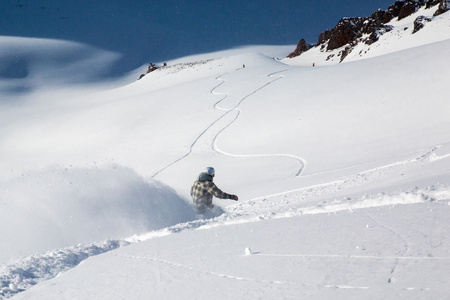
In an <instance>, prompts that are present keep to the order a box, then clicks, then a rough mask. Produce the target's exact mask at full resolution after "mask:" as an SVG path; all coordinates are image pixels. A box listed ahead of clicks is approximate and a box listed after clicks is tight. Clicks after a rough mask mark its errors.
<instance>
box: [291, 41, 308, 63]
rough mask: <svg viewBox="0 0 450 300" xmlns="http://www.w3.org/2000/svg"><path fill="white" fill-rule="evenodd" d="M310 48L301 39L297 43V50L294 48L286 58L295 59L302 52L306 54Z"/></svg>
mask: <svg viewBox="0 0 450 300" xmlns="http://www.w3.org/2000/svg"><path fill="white" fill-rule="evenodd" d="M311 48H312V46H311V45H309V44H307V43H306V41H305V40H304V39H301V40H300V42H298V45H297V48H295V50H294V52H292V53H291V54H289V55H288V56H287V57H288V58H293V57H297V56H299V55H300V54H302V53H303V52H306V51H308V50H309V49H311Z"/></svg>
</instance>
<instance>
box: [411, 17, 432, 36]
mask: <svg viewBox="0 0 450 300" xmlns="http://www.w3.org/2000/svg"><path fill="white" fill-rule="evenodd" d="M428 22H431V19H430V18H427V17H424V16H419V17H417V18H416V19H415V20H414V29H413V32H412V33H413V34H414V33H416V32H417V31H419V30H420V29H422V28H424V27H425V24H426V23H428Z"/></svg>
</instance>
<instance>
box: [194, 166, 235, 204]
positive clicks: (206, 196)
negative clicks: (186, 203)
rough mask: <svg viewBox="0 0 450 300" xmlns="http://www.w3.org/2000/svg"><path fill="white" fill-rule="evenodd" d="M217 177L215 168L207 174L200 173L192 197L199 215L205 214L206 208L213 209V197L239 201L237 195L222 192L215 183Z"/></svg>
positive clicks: (208, 170)
mask: <svg viewBox="0 0 450 300" xmlns="http://www.w3.org/2000/svg"><path fill="white" fill-rule="evenodd" d="M214 176H215V171H214V168H212V167H208V168H206V172H203V173H200V175H199V176H198V179H197V181H196V182H194V185H193V186H192V188H191V196H192V200H193V201H194V207H195V209H196V210H197V212H198V213H203V212H204V211H205V210H206V208H212V207H213V205H212V198H213V196H215V197H217V198H220V199H232V200H235V201H238V200H239V198H238V196H236V195H231V194H227V193H225V192H222V190H220V189H219V188H218V187H217V186H216V185H215V183H214V182H213V179H214Z"/></svg>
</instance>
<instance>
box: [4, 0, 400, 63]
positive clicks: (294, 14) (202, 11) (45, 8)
mask: <svg viewBox="0 0 450 300" xmlns="http://www.w3.org/2000/svg"><path fill="white" fill-rule="evenodd" d="M394 2H395V1H394V0H371V1H361V0H347V1H335V0H316V1H311V0H308V1H301V0H277V1H275V0H274V1H257V0H241V1H227V0H221V1H216V0H209V1H208V0H164V1H162V0H152V1H145V0H120V1H119V0H77V1H73V0H1V1H0V35H8V36H24V37H43V38H56V39H65V40H73V41H78V42H82V43H86V44H89V45H93V46H97V47H100V48H103V49H107V50H112V51H117V52H120V53H123V54H124V55H125V56H126V59H125V60H124V61H123V66H121V68H120V69H121V70H122V69H132V68H134V67H137V66H139V65H142V64H143V63H146V62H151V61H152V62H158V61H163V60H168V59H171V58H176V57H180V56H185V55H190V54H196V53H202V52H210V51H216V50H222V49H227V48H230V47H235V46H241V45H252V44H265V45H287V44H297V43H298V41H299V40H300V39H301V38H305V39H306V40H307V41H308V42H310V43H316V42H317V38H318V35H319V34H320V33H321V32H322V31H324V30H325V29H331V28H332V27H334V26H335V25H336V23H337V22H338V21H339V20H340V19H341V18H342V17H356V16H357V17H364V16H369V15H370V14H371V13H372V12H374V11H375V10H376V9H378V8H381V9H386V8H387V7H388V6H389V5H391V4H392V3H394ZM293 50H294V49H293Z"/></svg>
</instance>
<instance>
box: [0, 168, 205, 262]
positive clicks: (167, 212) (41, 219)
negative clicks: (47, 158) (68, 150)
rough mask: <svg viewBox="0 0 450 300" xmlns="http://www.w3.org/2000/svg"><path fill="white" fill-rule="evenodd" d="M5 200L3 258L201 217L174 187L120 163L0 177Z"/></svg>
mask: <svg viewBox="0 0 450 300" xmlns="http://www.w3.org/2000/svg"><path fill="white" fill-rule="evenodd" d="M0 204H1V207H2V209H1V210H0V234H1V236H2V237H3V241H4V242H2V243H1V245H0V255H1V256H0V262H5V261H7V260H8V259H10V258H13V257H18V256H26V255H30V254H33V253H36V252H43V251H47V250H51V249H55V248H61V247H66V246H70V245H76V244H78V243H91V242H95V241H101V240H105V239H117V238H124V237H127V236H129V235H131V234H135V233H137V232H147V231H149V230H156V229H160V228H164V227H167V226H171V225H174V224H178V223H180V222H186V221H189V220H193V219H195V218H196V216H195V213H194V211H193V209H192V208H191V206H190V205H189V204H188V203H186V202H185V200H183V199H181V198H180V197H179V196H178V195H177V194H176V193H175V191H173V190H172V189H171V188H169V187H167V186H164V185H162V184H160V183H158V182H156V181H151V182H147V181H145V180H144V179H143V178H142V177H140V176H139V175H138V174H136V173H135V172H133V171H132V170H131V169H127V168H123V167H119V166H109V167H107V166H105V167H101V168H100V167H99V168H71V167H68V168H62V167H54V168H49V169H47V170H43V171H40V172H34V173H29V174H23V175H22V176H20V177H19V178H14V179H10V180H7V181H4V182H0ZM8 241H14V242H8Z"/></svg>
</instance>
